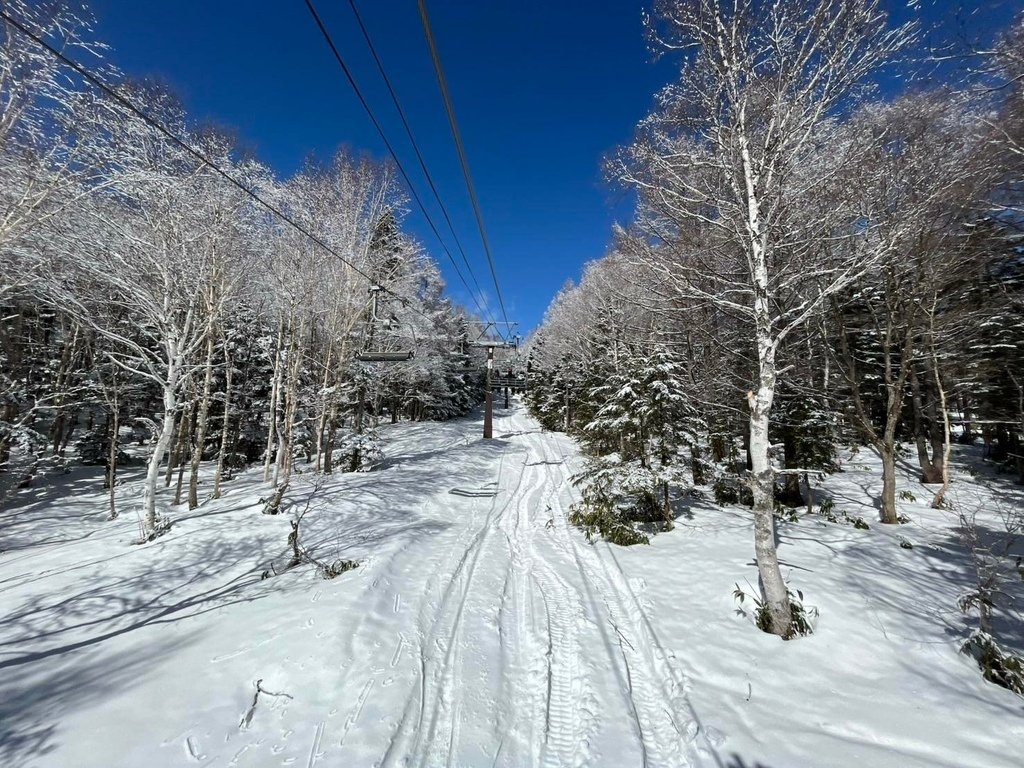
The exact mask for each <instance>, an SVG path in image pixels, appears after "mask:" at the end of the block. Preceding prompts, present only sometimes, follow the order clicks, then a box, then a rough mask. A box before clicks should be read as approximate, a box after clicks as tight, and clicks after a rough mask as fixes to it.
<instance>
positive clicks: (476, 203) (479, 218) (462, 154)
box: [306, 0, 512, 333]
mask: <svg viewBox="0 0 1024 768" xmlns="http://www.w3.org/2000/svg"><path fill="white" fill-rule="evenodd" d="M306 2H307V3H308V2H309V0H306ZM417 5H418V6H419V10H420V20H421V21H422V22H423V33H424V34H425V35H426V38H427V46H428V47H429V48H430V58H431V60H432V61H433V64H434V74H435V75H437V84H438V87H439V88H440V89H441V98H442V100H443V101H444V109H445V113H446V114H447V115H448V125H449V126H450V127H451V131H452V139H453V140H454V142H455V149H456V151H457V153H458V156H459V165H460V166H461V167H462V177H463V179H465V182H466V190H467V191H468V193H469V201H470V203H471V204H472V206H473V215H474V216H475V217H476V224H477V228H478V229H479V230H480V241H481V242H482V243H483V246H484V254H485V255H486V256H487V264H488V266H489V267H490V270H491V278H492V279H493V280H494V290H495V292H496V293H497V295H498V305H499V306H500V307H501V316H502V319H503V320H504V321H505V327H506V328H507V329H508V331H507V332H508V333H511V328H512V324H511V323H510V322H509V321H508V314H507V313H506V312H505V301H504V299H503V298H502V296H501V287H500V286H499V285H498V273H497V270H496V269H495V267H494V254H493V253H492V252H491V243H490V240H489V239H488V237H487V229H486V227H484V217H483V213H482V212H481V210H480V199H479V198H478V197H477V193H476V187H475V186H474V184H473V175H472V174H471V173H470V170H469V159H468V158H467V157H466V148H465V146H464V145H463V143H462V134H461V133H460V131H459V124H458V121H457V120H456V119H455V107H454V105H453V104H452V97H451V93H450V92H449V91H448V81H447V80H446V79H445V76H444V69H443V68H442V66H441V55H440V53H438V50H437V41H436V40H435V39H434V32H433V30H432V29H431V27H430V17H429V15H428V14H427V4H426V1H425V0H417Z"/></svg>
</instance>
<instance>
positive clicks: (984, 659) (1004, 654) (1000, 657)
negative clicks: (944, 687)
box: [960, 629, 1024, 696]
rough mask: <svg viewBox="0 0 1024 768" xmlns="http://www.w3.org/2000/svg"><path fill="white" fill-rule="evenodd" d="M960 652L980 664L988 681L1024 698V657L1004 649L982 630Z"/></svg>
mask: <svg viewBox="0 0 1024 768" xmlns="http://www.w3.org/2000/svg"><path fill="white" fill-rule="evenodd" d="M960 652H961V653H963V654H966V655H967V656H970V657H971V658H973V659H974V660H975V661H976V662H978V666H979V667H980V668H981V674H982V675H984V677H985V679H986V680H988V681H989V682H992V683H995V684H996V685H1001V686H1002V687H1003V688H1008V689H1009V690H1011V691H1013V692H1014V693H1017V694H1020V695H1021V696H1024V656H1021V655H1020V654H1017V653H1013V652H1012V651H1009V650H1007V649H1006V648H1003V647H1002V646H1001V645H1000V644H999V643H997V642H996V639H995V638H994V637H992V635H990V634H989V633H988V632H983V631H982V630H980V629H976V630H974V632H972V633H971V636H970V637H968V638H967V640H966V641H965V642H964V644H963V645H962V646H960Z"/></svg>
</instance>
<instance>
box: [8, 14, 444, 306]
mask: <svg viewBox="0 0 1024 768" xmlns="http://www.w3.org/2000/svg"><path fill="white" fill-rule="evenodd" d="M0 17H2V18H3V19H4V21H5V22H6V23H7V24H9V25H10V26H12V27H14V29H16V30H18V31H19V32H21V33H22V34H23V35H25V37H27V38H29V39H30V40H32V41H33V42H35V43H36V44H37V45H39V46H40V47H42V48H43V49H44V50H46V51H48V52H49V53H50V54H51V55H52V56H55V57H56V58H57V59H59V60H60V61H62V62H64V63H65V64H66V65H67V66H69V67H71V68H72V69H73V70H74V71H75V72H77V73H78V74H79V75H81V76H82V77H83V78H85V80H86V81H88V82H89V83H91V84H92V85H94V86H95V87H96V88H99V89H100V90H101V91H102V92H103V93H105V94H107V95H108V96H109V97H110V98H112V99H114V100H115V101H116V102H117V103H118V104H120V105H121V106H122V107H124V108H125V109H127V110H128V111H129V112H131V113H132V114H134V115H135V116H136V117H138V118H139V119H141V120H142V121H143V122H145V123H146V124H147V125H149V126H150V127H151V128H154V129H156V130H157V131H158V132H160V133H161V134H162V135H163V136H165V137H166V138H168V139H170V140H171V141H172V142H174V143H175V144H176V145H178V146H179V147H181V148H182V149H183V150H185V152H187V153H188V154H189V155H191V156H192V157H193V158H195V159H196V160H198V161H199V162H200V163H202V164H203V165H205V166H207V167H209V168H210V169H211V170H213V171H214V172H216V173H217V174H218V175H220V176H222V177H223V178H224V179H226V180H227V181H228V182H230V183H231V184H232V185H233V186H235V187H237V188H238V189H239V190H241V191H242V192H243V193H245V194H246V195H248V196H249V197H250V198H252V199H253V200H255V201H256V202H257V203H259V204H260V205H262V206H263V207H264V208H265V209H266V210H268V211H270V212H271V213H273V214H274V215H275V216H277V217H279V218H280V219H281V220H282V221H284V222H286V223H288V224H289V225H291V226H292V227H293V228H294V229H295V230H297V231H298V232H301V233H302V234H303V235H305V236H306V237H308V238H309V239H310V240H311V241H313V242H314V243H316V244H317V245H319V246H320V247H321V248H323V249H324V250H325V251H327V252H328V253H329V254H331V255H332V256H334V257H335V258H336V259H338V260H339V261H341V262H342V263H343V264H346V265H348V266H349V267H351V268H352V269H353V270H354V271H355V272H356V273H358V274H359V275H361V276H363V277H365V278H366V279H367V280H369V281H370V283H371V284H376V281H375V280H374V279H373V278H372V277H371V276H370V275H368V274H366V272H364V271H363V270H361V269H360V268H359V267H357V266H356V265H355V264H353V263H352V262H351V261H349V260H348V259H346V258H345V257H344V256H342V255H341V254H340V253H338V252H337V251H336V250H334V248H332V247H331V246H330V245H328V244H327V243H326V242H324V241H323V240H322V239H321V238H319V237H317V236H316V235H314V234H313V233H312V232H310V231H309V230H308V229H306V228H305V227H303V226H302V225H301V224H299V223H298V222H296V221H295V220H294V219H293V218H292V217H290V216H289V215H288V214H286V213H285V212H284V211H282V210H281V209H280V208H278V207H277V206H276V205H274V204H273V203H271V202H269V201H268V200H266V199H265V198H263V197H261V196H260V195H258V194H257V193H256V192H254V191H253V190H251V189H250V188H249V187H247V186H246V185H245V184H243V183H242V182H240V181H238V179H236V178H235V177H234V176H232V175H231V174H230V173H228V172H227V171H225V170H224V169H223V168H221V167H220V166H219V165H217V164H216V163H214V162H213V161H212V160H210V159H209V158H208V157H206V155H204V154H203V153H202V152H200V151H199V150H197V149H195V148H194V147H193V146H192V145H190V144H189V143H188V142H186V141H185V140H184V139H182V138H180V137H179V136H177V135H176V134H174V133H173V132H172V131H170V130H169V129H168V128H166V127H164V125H163V124H161V123H160V122H158V121H157V120H155V119H154V118H152V117H150V116H149V115H148V114H147V113H146V112H145V111H143V110H142V109H141V108H139V107H137V106H135V104H133V103H132V102H131V101H130V100H128V99H127V98H126V97H124V96H122V95H121V94H120V93H118V91H117V90H115V89H114V88H113V87H112V86H110V85H107V83H105V82H104V81H103V80H102V79H100V78H99V77H98V76H96V75H94V74H93V73H92V72H90V71H89V70H88V69H86V68H85V67H84V66H82V65H81V64H79V63H78V62H76V61H75V60H74V59H72V58H70V57H68V56H67V55H66V54H64V53H63V52H62V51H60V50H58V49H57V48H54V47H53V46H52V45H50V43H48V42H47V41H46V40H45V39H43V38H42V37H40V36H38V35H37V34H35V33H34V32H32V31H31V30H29V29H28V28H26V27H25V26H24V25H22V24H21V22H19V21H18V20H17V19H14V18H12V17H11V16H10V15H9V14H8V13H7V11H6V10H4V9H2V8H0ZM381 288H382V290H383V291H384V292H385V293H387V294H390V295H391V296H394V297H395V298H396V299H398V300H399V301H401V302H402V303H403V305H405V306H408V307H410V308H411V309H412V310H413V311H414V312H416V313H417V314H418V315H420V317H423V318H424V319H426V320H430V317H429V316H428V315H426V314H424V313H423V312H421V311H420V310H418V309H416V307H415V306H414V305H413V304H412V303H411V302H410V300H409V299H408V298H406V297H405V296H403V295H401V294H400V293H396V292H395V291H392V290H391V289H389V288H385V287H383V286H382V287H381Z"/></svg>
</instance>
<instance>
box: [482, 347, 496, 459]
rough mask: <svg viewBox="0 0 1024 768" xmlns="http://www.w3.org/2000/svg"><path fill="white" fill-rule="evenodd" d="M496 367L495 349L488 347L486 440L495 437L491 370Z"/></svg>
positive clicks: (485, 408) (485, 406) (485, 399)
mask: <svg viewBox="0 0 1024 768" xmlns="http://www.w3.org/2000/svg"><path fill="white" fill-rule="evenodd" d="M493 367H494V347H487V391H486V393H485V394H484V438H485V439H490V438H491V437H494V393H493V392H491V369H492V368H493Z"/></svg>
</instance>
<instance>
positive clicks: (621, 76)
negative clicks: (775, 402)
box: [92, 0, 1019, 333]
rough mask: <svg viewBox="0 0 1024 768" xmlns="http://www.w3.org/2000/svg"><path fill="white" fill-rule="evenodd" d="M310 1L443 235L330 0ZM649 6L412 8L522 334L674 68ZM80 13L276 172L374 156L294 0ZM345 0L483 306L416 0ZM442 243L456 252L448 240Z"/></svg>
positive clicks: (566, 268)
mask: <svg viewBox="0 0 1024 768" xmlns="http://www.w3.org/2000/svg"><path fill="white" fill-rule="evenodd" d="M316 5H317V7H318V9H319V11H320V14H321V16H322V17H323V18H324V21H325V23H326V24H327V25H328V27H329V28H330V30H331V32H332V34H333V35H334V38H335V42H336V44H337V45H338V47H339V49H340V51H341V53H342V56H344V57H345V59H346V61H347V62H348V64H349V66H350V67H351V68H352V69H353V71H354V73H355V76H356V79H357V81H358V82H359V84H360V87H361V88H362V89H363V90H364V92H365V93H366V94H367V97H368V99H369V101H370V102H371V105H372V106H373V108H374V110H375V112H376V113H377V115H378V119H379V120H380V121H381V122H382V123H383V125H384V129H385V131H386V132H387V133H388V137H389V139H390V140H391V142H392V144H393V145H394V146H395V148H396V150H397V151H398V153H399V155H400V157H401V159H402V162H403V165H404V166H405V167H406V170H407V171H408V172H409V174H410V176H411V178H412V179H413V183H414V184H416V185H417V187H418V190H419V192H420V196H421V198H422V199H423V200H424V202H425V203H426V204H427V206H428V208H429V210H430V211H431V215H432V216H433V218H434V219H435V221H436V223H437V225H438V227H439V229H440V231H441V233H442V235H445V236H447V230H446V229H445V228H444V226H443V220H442V218H441V215H440V212H439V211H437V210H436V208H435V206H434V203H433V198H432V196H431V195H430V193H429V190H428V188H427V185H426V182H425V181H424V180H423V178H422V176H421V174H420V171H419V167H418V164H417V163H416V161H415V157H414V155H413V153H412V150H411V148H410V146H409V144H408V142H407V140H406V139H405V135H404V132H403V131H402V128H401V125H400V123H399V121H398V117H397V115H396V113H395V112H394V109H393V107H392V105H391V102H390V99H389V97H388V95H387V93H386V91H385V89H384V86H383V83H382V82H380V80H379V78H378V76H377V73H376V70H375V68H374V65H373V61H372V59H371V57H370V54H369V51H368V50H367V48H366V46H365V44H364V43H363V40H362V37H361V35H360V33H359V30H358V28H357V27H356V24H355V20H354V18H353V16H352V14H351V11H350V9H349V5H348V2H347V0H318V2H317V3H316ZM649 5H650V4H649V3H648V2H641V1H640V0H633V1H630V0H430V1H429V2H428V8H429V9H430V13H431V20H432V23H433V27H434V33H435V36H436V37H437V42H438V46H439V48H440V52H441V57H442V61H443V64H444V67H445V71H446V74H447V76H448V82H449V87H450V89H451V91H452V98H453V100H454V103H455V109H456V113H457V116H458V119H459V123H460V127H461V129H462V134H463V138H464V140H465V144H466V151H467V153H468V155H469V160H470V164H471V167H472V170H473V176H474V180H475V182H476V186H477V190H478V193H479V196H480V199H481V203H482V206H483V211H484V219H485V223H486V225H487V229H488V233H489V234H490V238H491V244H492V248H493V252H494V255H495V259H496V262H497V269H498V278H499V281H500V284H501V287H502V292H503V294H504V298H505V304H506V307H507V309H508V314H509V317H510V319H512V320H517V321H519V323H520V329H521V330H522V331H523V332H524V333H525V332H526V331H528V330H529V329H531V328H532V327H534V326H535V325H536V324H537V323H538V322H539V321H540V319H541V316H542V314H543V312H544V309H545V308H546V306H547V304H548V302H549V301H550V300H551V298H552V296H553V295H554V293H555V292H556V291H557V290H558V289H559V287H560V286H561V285H562V284H563V283H564V282H565V281H566V280H567V279H569V278H575V277H576V276H578V274H579V271H580V267H581V266H582V264H583V263H584V262H586V261H587V260H590V259H594V258H597V257H599V256H601V255H602V254H603V252H604V250H605V247H606V245H607V243H608V239H609V232H610V225H611V223H612V221H614V220H616V219H619V220H624V219H626V218H628V215H629V206H628V200H624V199H623V198H622V196H621V194H620V193H619V192H617V191H616V190H615V189H614V188H613V187H610V186H608V185H607V184H605V183H604V180H603V174H602V171H601V158H602V155H603V154H605V153H607V152H609V151H611V150H613V149H614V148H615V147H616V146H618V145H621V144H623V143H625V142H628V141H629V139H630V137H631V136H632V133H633V129H634V126H635V125H636V123H637V121H638V120H639V119H640V118H642V117H643V116H644V115H645V114H646V113H647V112H648V111H649V109H650V107H651V104H652V97H653V94H654V93H655V91H656V90H657V89H658V88H659V87H661V86H662V85H664V84H665V83H666V82H668V81H669V80H671V79H672V76H673V71H674V64H673V62H672V61H669V60H662V61H660V62H658V63H652V57H651V54H650V53H649V51H648V48H647V44H646V41H645V39H644V34H643V29H642V22H641V14H642V12H643V11H644V10H645V9H646V8H648V7H649ZM891 5H892V6H893V8H894V10H896V11H897V13H898V14H899V15H900V16H901V17H905V16H906V15H907V14H917V15H919V16H921V17H923V18H924V19H925V20H927V21H936V20H941V21H942V22H943V24H944V26H945V28H946V30H947V32H948V33H949V34H951V35H952V36H954V37H955V36H961V37H962V36H975V35H981V36H985V35H986V34H988V32H989V31H990V30H991V29H994V28H996V27H998V26H1002V25H1003V24H1005V23H1006V22H1007V21H1008V19H1009V18H1010V16H1011V15H1012V12H1013V10H1014V9H1015V8H1016V7H1019V3H1005V2H999V1H998V0H997V2H995V3H986V4H983V7H984V12H983V13H971V12H970V11H968V12H966V13H964V12H960V13H959V14H958V13H957V6H954V5H953V4H948V5H947V4H946V3H944V2H942V1H941V0H935V1H934V2H930V1H929V0H924V2H923V3H922V5H923V9H922V10H920V11H917V10H908V9H907V8H906V3H903V2H896V0H893V1H892V3H891ZM958 5H959V4H958ZM92 6H93V8H94V10H95V12H96V15H97V21H98V28H99V34H100V36H101V38H103V39H104V40H106V41H107V42H109V43H110V45H111V47H112V51H111V54H110V58H111V59H112V60H113V62H115V63H116V64H117V65H118V66H120V67H121V68H122V69H123V70H124V71H126V72H127V73H129V74H130V75H132V76H145V75H152V76H156V77H158V78H159V79H161V80H163V81H165V82H166V83H167V84H168V85H169V86H170V87H171V88H172V89H173V90H174V91H175V92H177V93H178V95H179V96H181V98H182V99H183V100H184V102H185V104H186V106H187V108H188V109H189V111H190V113H191V114H192V116H193V117H194V118H195V119H196V120H201V121H211V122H215V123H218V124H222V125H225V126H228V127H231V128H233V129H235V130H236V131H237V133H238V134H239V136H240V137H241V139H242V142H243V145H244V146H246V147H247V148H249V149H251V150H252V151H253V152H255V153H256V154H257V155H258V156H259V157H260V158H261V159H262V160H264V161H265V162H267V163H269V164H270V165H271V166H273V167H274V168H275V169H276V170H277V171H278V172H279V173H280V174H281V175H283V176H284V175H288V174H289V173H291V172H293V171H294V170H295V169H297V168H298V167H300V166H301V164H302V162H303V160H304V159H305V158H306V157H308V156H309V155H310V154H314V153H315V154H317V155H320V156H324V157H326V156H329V155H330V154H331V153H332V152H333V151H334V149H335V148H337V147H338V146H339V145H349V146H351V147H354V148H357V149H360V150H366V151H369V152H371V153H372V154H374V155H375V156H378V157H384V156H385V148H384V146H383V144H382V143H381V141H380V139H379V138H378V137H377V135H376V133H375V132H374V129H373V127H372V125H370V123H369V121H368V119H367V118H366V116H365V114H364V113H363V111H362V108H361V107H360V106H359V104H358V102H357V101H356V99H355V97H354V95H353V94H352V92H351V89H350V87H349V85H348V83H347V82H346V81H345V79H344V76H343V74H342V72H341V70H340V69H339V67H338V66H337V64H336V63H335V61H334V60H333V58H331V54H330V52H329V50H328V49H327V47H326V45H325V44H324V42H323V41H322V39H321V37H320V34H319V32H318V30H317V29H316V27H315V26H314V23H313V21H312V19H311V18H310V16H309V14H308V12H307V10H306V8H305V5H304V3H303V1H302V0H273V1H272V0H247V1H246V2H242V1H241V0H143V1H141V2H140V0H92ZM358 6H359V9H360V12H361V14H362V16H363V19H364V21H365V23H366V25H367V27H368V28H369V30H370V33H371V35H372V36H373V39H374V42H375V44H376V46H377V50H378V52H379V54H380V55H381V57H382V59H383V61H384V65H385V67H386V68H387V70H388V73H389V75H390V76H391V79H392V82H393V83H394V85H395V88H396V90H397V91H398V94H399V97H400V99H401V100H402V103H403V106H404V108H405V110H406V112H407V114H408V116H409V119H410V122H411V124H412V127H413V130H414V132H415V133H416V136H417V141H418V142H419V144H420V147H421V149H422V150H423V152H424V155H425V157H426V160H427V164H428V166H429V167H430V169H431V173H432V174H433V176H434V178H435V181H436V182H437V184H438V186H439V189H440V191H441V195H442V197H443V199H444V200H445V203H446V205H447V206H448V209H449V211H450V213H451V215H452V218H453V221H454V223H455V226H456V230H457V232H458V234H459V238H460V239H461V241H462V243H463V245H464V246H465V248H466V252H467V254H468V255H469V258H470V261H471V263H472V265H473V268H474V272H475V273H476V276H477V279H478V280H479V282H480V284H481V286H483V287H484V289H485V290H487V291H488V294H489V296H490V298H489V301H490V303H491V305H492V306H494V305H495V302H494V298H493V289H492V288H491V281H490V275H489V272H488V270H487V266H486V262H485V259H484V254H483V249H482V246H481V244H480V239H479V236H478V235H477V230H476V225H475V223H474V220H473V216H472V210H471V208H470V206H469V202H468V198H467V195H466V191H465V187H464V186H463V182H462V178H461V175H460V172H459V166H458V162H457V157H456V154H455V150H454V147H453V144H452V141H451V137H450V134H449V131H448V125H447V122H446V119H445V115H444V111H443V107H442V103H441V99H440V95H439V93H438V89H437V84H436V81H435V78H434V73H433V70H432V68H431V64H430V59H429V56H428V52H427V47H426V44H425V42H424V38H423V32H422V29H421V27H420V21H419V16H418V13H417V10H416V2H415V0H360V2H359V3H358ZM978 8H979V9H980V8H982V5H979V7H978ZM976 10H977V9H976ZM891 87H896V86H895V83H893V84H892V85H891ZM408 226H409V227H410V228H411V229H412V230H413V231H414V232H415V233H416V234H417V235H418V236H419V237H420V239H421V240H422V242H423V243H424V245H425V246H426V247H427V249H428V250H429V251H430V253H431V254H433V255H434V257H435V258H436V259H437V260H438V262H439V263H440V264H441V266H442V270H443V272H444V274H445V276H446V279H447V281H448V285H449V290H450V292H451V294H452V296H453V297H454V298H455V299H456V300H458V301H460V302H463V303H467V304H469V299H468V296H467V293H466V291H465V289H464V288H463V287H462V285H461V284H460V283H459V282H458V279H457V278H456V277H455V274H454V271H453V270H452V268H451V265H450V264H449V263H447V260H446V257H445V256H444V254H443V251H442V250H441V248H440V247H439V246H438V244H437V242H436V241H435V240H434V238H433V235H432V234H431V233H430V230H429V229H428V227H427V226H426V224H425V222H424V221H423V219H422V217H421V216H420V215H419V213H418V212H417V211H415V210H411V212H410V215H409V219H408ZM449 247H450V248H451V249H452V253H453V254H455V253H456V251H455V247H454V243H452V242H449ZM456 257H457V256H456Z"/></svg>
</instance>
